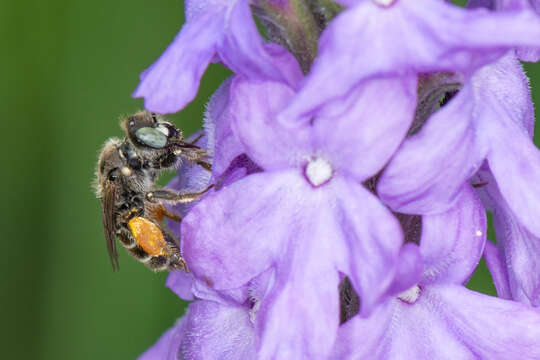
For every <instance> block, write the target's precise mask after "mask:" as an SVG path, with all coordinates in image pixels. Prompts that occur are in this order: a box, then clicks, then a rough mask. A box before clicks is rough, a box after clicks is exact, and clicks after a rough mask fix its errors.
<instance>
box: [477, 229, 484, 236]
mask: <svg viewBox="0 0 540 360" xmlns="http://www.w3.org/2000/svg"><path fill="white" fill-rule="evenodd" d="M482 235H484V233H483V232H482V231H481V230H476V236H482Z"/></svg>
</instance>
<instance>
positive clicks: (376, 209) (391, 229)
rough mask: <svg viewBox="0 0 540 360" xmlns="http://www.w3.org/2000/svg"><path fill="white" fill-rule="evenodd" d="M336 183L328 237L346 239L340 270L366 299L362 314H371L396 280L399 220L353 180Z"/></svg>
mask: <svg viewBox="0 0 540 360" xmlns="http://www.w3.org/2000/svg"><path fill="white" fill-rule="evenodd" d="M334 182H335V183H336V184H335V186H336V189H337V191H336V194H337V200H336V205H334V207H335V208H334V209H333V211H332V212H333V213H334V214H335V215H334V216H335V218H336V222H335V225H333V226H332V225H327V226H326V228H327V230H326V231H325V232H324V234H325V236H326V237H329V238H336V237H338V238H339V237H341V236H343V238H344V239H345V241H346V242H347V249H348V250H347V253H348V255H347V258H346V260H345V261H340V264H338V269H339V270H340V271H341V272H342V273H344V274H346V275H348V276H349V278H350V279H351V282H352V284H353V287H354V289H355V290H356V292H357V293H358V295H359V297H360V298H361V299H362V304H361V308H360V311H361V313H363V314H367V313H369V312H370V311H371V310H372V309H373V307H374V306H375V305H376V304H377V303H378V302H379V301H380V299H381V296H382V295H383V294H384V293H385V292H386V291H387V290H388V289H389V287H390V285H391V283H392V281H393V280H394V277H395V275H396V270H397V262H398V254H399V248H400V246H401V244H402V242H403V234H402V232H401V227H400V225H399V222H398V221H397V219H396V218H395V217H394V216H393V215H392V214H391V213H390V211H389V210H388V209H386V208H385V207H384V206H383V205H382V204H381V203H380V201H379V200H378V199H377V198H375V197H374V196H373V195H372V194H371V193H369V192H368V191H367V190H366V189H364V188H363V187H362V186H361V185H359V184H357V183H356V182H354V181H352V180H342V179H339V180H338V179H335V180H334ZM319 231H320V232H322V231H324V229H321V230H319ZM340 235H341V236H340ZM329 251H333V250H329ZM336 253H337V250H336ZM343 264H344V265H345V266H344V265H343ZM414 275H415V274H410V276H414ZM403 281H406V280H403Z"/></svg>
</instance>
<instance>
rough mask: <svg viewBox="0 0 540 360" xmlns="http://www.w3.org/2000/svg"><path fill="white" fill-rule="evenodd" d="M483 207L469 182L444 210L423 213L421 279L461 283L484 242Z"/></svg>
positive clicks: (478, 256) (468, 275)
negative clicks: (431, 213)
mask: <svg viewBox="0 0 540 360" xmlns="http://www.w3.org/2000/svg"><path fill="white" fill-rule="evenodd" d="M486 231H487V223H486V215H485V212H484V208H483V206H482V204H481V203H480V201H479V200H478V198H477V196H476V195H475V194H474V191H473V190H472V189H471V188H470V186H465V187H464V188H463V193H462V194H461V195H460V197H459V200H458V201H457V202H456V203H455V204H454V206H453V207H452V208H451V209H450V210H448V211H447V212H445V213H441V214H436V215H425V216H423V217H422V238H421V240H420V251H421V252H422V256H423V258H424V265H425V270H424V276H423V279H422V283H424V284H425V283H433V282H436V283H455V284H462V283H464V282H465V281H466V280H467V279H468V278H469V277H470V276H471V274H472V273H473V271H474V269H475V268H476V266H477V265H478V262H479V261H480V258H481V257H482V253H483V250H484V245H485V242H486Z"/></svg>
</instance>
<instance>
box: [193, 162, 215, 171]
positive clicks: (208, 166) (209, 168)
mask: <svg viewBox="0 0 540 360" xmlns="http://www.w3.org/2000/svg"><path fill="white" fill-rule="evenodd" d="M195 163H196V164H197V165H199V166H200V167H202V168H203V169H205V170H207V171H212V164H210V163H207V162H206V161H202V160H197V161H196V162H195Z"/></svg>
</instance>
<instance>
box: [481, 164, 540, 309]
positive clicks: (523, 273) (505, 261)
mask: <svg viewBox="0 0 540 360" xmlns="http://www.w3.org/2000/svg"><path fill="white" fill-rule="evenodd" d="M476 178H477V180H479V181H480V182H481V183H484V184H486V185H485V186H482V187H480V188H478V189H477V191H478V192H479V194H481V195H482V200H483V202H484V204H488V205H489V206H490V210H491V211H492V212H493V223H494V226H495V232H496V234H497V246H498V248H499V249H500V252H499V251H497V249H495V248H492V249H486V255H485V256H486V261H487V262H488V266H489V268H490V271H491V274H492V277H493V279H494V282H495V285H496V288H497V291H498V292H499V296H505V297H509V298H511V299H514V300H517V301H520V302H522V303H525V304H530V305H533V306H538V305H540V238H538V237H536V236H534V235H533V234H531V233H530V232H529V231H528V230H527V228H526V227H525V226H524V225H523V224H521V223H520V222H519V220H518V219H517V218H516V216H515V215H514V214H513V212H512V210H511V209H510V208H509V207H508V204H507V202H506V201H505V200H504V198H503V197H502V196H501V194H500V192H499V189H498V187H497V183H496V182H495V179H494V178H493V175H491V174H490V173H489V168H488V169H487V171H486V170H483V171H481V172H479V173H478V174H477V176H476ZM501 266H502V267H504V269H501V268H500V267H501ZM501 294H503V295H501Z"/></svg>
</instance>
